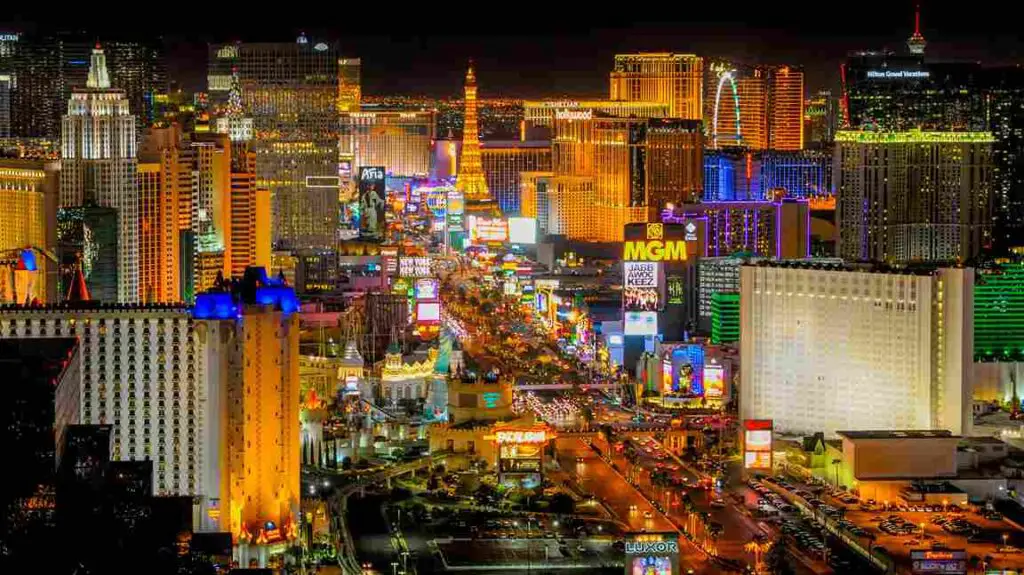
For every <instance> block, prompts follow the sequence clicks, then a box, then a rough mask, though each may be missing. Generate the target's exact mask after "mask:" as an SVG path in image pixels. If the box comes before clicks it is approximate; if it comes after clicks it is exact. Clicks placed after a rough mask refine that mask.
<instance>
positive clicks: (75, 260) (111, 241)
mask: <svg viewBox="0 0 1024 575" xmlns="http://www.w3.org/2000/svg"><path fill="white" fill-rule="evenodd" d="M117 230H118V217H117V210H116V209H114V208H103V207H100V206H78V207H74V208H60V209H58V210H57V261H59V262H60V278H59V280H60V286H59V287H58V290H59V293H60V295H61V298H62V299H64V300H68V301H76V300H78V299H81V297H82V295H83V294H82V293H81V292H82V291H86V292H88V296H89V297H88V299H90V300H94V301H99V302H105V303H114V302H116V301H117V295H118V291H117V290H118V285H119V282H118V255H119V254H120V250H119V249H118V240H119V238H118V231H117ZM79 272H80V275H79ZM80 283H84V284H85V288H86V289H85V290H81V289H80V288H81V286H80V285H79V284H80Z"/></svg>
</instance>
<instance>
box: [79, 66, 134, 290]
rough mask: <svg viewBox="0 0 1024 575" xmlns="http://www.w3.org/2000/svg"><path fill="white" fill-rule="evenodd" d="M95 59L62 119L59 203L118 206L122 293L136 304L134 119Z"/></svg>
mask: <svg viewBox="0 0 1024 575" xmlns="http://www.w3.org/2000/svg"><path fill="white" fill-rule="evenodd" d="M91 58H92V60H91V64H90V66H89V76H88V81H87V83H86V85H85V87H84V88H76V89H75V90H74V92H72V94H71V100H70V102H68V113H67V115H65V116H64V120H63V125H62V130H61V180H60V182H61V185H60V205H61V207H76V206H87V205H90V204H95V205H98V206H102V207H109V208H114V209H115V210H117V226H118V260H117V268H118V277H117V279H118V294H117V296H118V301H120V302H132V301H137V299H138V296H139V284H138V275H139V274H138V257H139V254H138V190H137V187H136V176H135V169H136V140H135V117H134V116H132V114H131V111H130V109H129V105H128V100H127V98H126V97H125V94H124V92H123V91H122V90H117V89H113V88H111V85H110V76H109V74H108V73H107V62H106V56H105V55H104V53H103V50H102V49H101V48H99V47H97V48H95V49H93V51H92V56H91Z"/></svg>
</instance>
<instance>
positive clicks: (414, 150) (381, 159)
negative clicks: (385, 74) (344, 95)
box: [341, 110, 435, 178]
mask: <svg viewBox="0 0 1024 575" xmlns="http://www.w3.org/2000/svg"><path fill="white" fill-rule="evenodd" d="M434 138H435V134H434V112H433V111H432V110H409V111H404V110H403V111H397V110H392V111H372V112H371V111H364V112H359V111H355V112H346V113H342V114H341V157H342V160H343V161H345V160H348V161H350V162H351V165H350V167H349V170H350V173H351V174H358V173H359V168H361V167H363V166H384V171H385V172H386V173H387V175H389V176H393V177H416V178H425V177H427V176H428V175H429V174H430V146H431V144H432V143H433V141H434Z"/></svg>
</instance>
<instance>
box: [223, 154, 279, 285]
mask: <svg viewBox="0 0 1024 575" xmlns="http://www.w3.org/2000/svg"><path fill="white" fill-rule="evenodd" d="M238 153H239V155H241V157H240V158H236V159H235V161H234V162H233V164H234V165H233V167H232V170H231V228H230V230H231V233H230V239H229V246H230V252H229V253H230V254H231V259H230V261H229V262H228V266H229V268H230V272H231V277H242V274H244V273H245V268H247V267H251V266H255V267H262V268H265V269H270V192H268V191H267V190H261V189H258V188H257V187H256V154H254V153H252V152H246V151H239V152H238Z"/></svg>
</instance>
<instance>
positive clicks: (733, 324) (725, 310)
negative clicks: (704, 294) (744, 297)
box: [711, 292, 740, 345]
mask: <svg viewBox="0 0 1024 575" xmlns="http://www.w3.org/2000/svg"><path fill="white" fill-rule="evenodd" d="M739 340H740V294H738V293H727V292H715V293H713V294H711V343H713V344H715V345H721V344H725V343H736V342H738V341H739Z"/></svg>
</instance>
